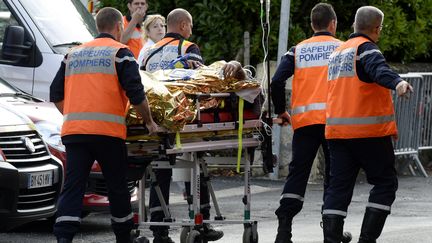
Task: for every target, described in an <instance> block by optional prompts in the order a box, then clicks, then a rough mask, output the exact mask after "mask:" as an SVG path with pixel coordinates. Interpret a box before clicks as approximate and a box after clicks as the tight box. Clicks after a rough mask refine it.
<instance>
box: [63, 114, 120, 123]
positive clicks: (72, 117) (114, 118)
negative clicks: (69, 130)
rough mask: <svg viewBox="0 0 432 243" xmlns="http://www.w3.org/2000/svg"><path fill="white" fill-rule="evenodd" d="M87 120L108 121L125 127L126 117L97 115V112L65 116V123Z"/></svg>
mask: <svg viewBox="0 0 432 243" xmlns="http://www.w3.org/2000/svg"><path fill="white" fill-rule="evenodd" d="M85 120H93V121H106V122H113V123H118V124H121V125H125V124H126V123H125V118H124V116H116V115H111V114H105V113H97V112H81V113H69V114H66V115H64V116H63V121H85Z"/></svg>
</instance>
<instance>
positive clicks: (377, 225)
mask: <svg viewBox="0 0 432 243" xmlns="http://www.w3.org/2000/svg"><path fill="white" fill-rule="evenodd" d="M388 214H389V212H388V211H384V210H380V209H376V208H369V207H367V208H366V212H365V214H364V218H363V223H362V227H361V233H360V239H359V243H375V242H376V239H378V237H379V236H380V235H381V232H382V230H383V228H384V223H385V221H386V218H387V215H388Z"/></svg>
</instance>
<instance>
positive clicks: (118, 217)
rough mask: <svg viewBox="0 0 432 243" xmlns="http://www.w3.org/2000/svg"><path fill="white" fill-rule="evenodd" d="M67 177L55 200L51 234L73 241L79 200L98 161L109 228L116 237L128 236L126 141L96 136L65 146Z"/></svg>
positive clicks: (131, 218)
mask: <svg viewBox="0 0 432 243" xmlns="http://www.w3.org/2000/svg"><path fill="white" fill-rule="evenodd" d="M65 146H66V160H67V164H66V177H65V183H64V188H63V191H62V193H61V195H60V199H59V201H58V210H57V219H56V223H55V224H54V235H55V236H56V237H57V238H67V239H72V238H73V237H74V235H75V234H76V233H77V232H78V230H79V225H80V222H81V210H82V200H83V197H84V193H85V191H86V186H87V179H88V176H89V173H90V169H91V166H92V165H93V163H94V161H95V160H97V161H98V163H99V165H100V166H101V168H102V173H103V176H104V178H105V181H106V184H107V186H108V199H109V201H110V211H111V215H112V218H111V225H112V228H113V231H114V233H115V234H116V236H128V235H129V233H130V231H131V230H132V228H133V226H134V222H133V217H132V216H133V215H132V210H131V204H130V194H129V190H128V187H127V181H126V172H127V166H128V165H127V152H126V145H125V141H124V140H122V139H119V138H114V137H107V136H97V137H96V138H95V137H93V139H91V140H90V141H88V142H76V143H66V144H65Z"/></svg>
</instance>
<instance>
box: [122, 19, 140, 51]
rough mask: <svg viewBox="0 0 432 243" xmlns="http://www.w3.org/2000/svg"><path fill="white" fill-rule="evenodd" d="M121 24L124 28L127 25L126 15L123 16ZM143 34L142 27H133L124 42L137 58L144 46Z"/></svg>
mask: <svg viewBox="0 0 432 243" xmlns="http://www.w3.org/2000/svg"><path fill="white" fill-rule="evenodd" d="M123 25H124V28H125V29H126V27H127V26H128V25H129V21H128V20H127V18H126V16H123ZM143 34H144V31H143V30H142V28H141V29H140V28H137V27H135V28H134V31H133V32H132V35H131V37H130V38H129V40H128V42H127V43H126V45H127V46H129V48H130V50H131V52H132V53H133V54H134V57H135V59H138V55H139V53H140V51H141V49H142V48H143V46H144V38H143Z"/></svg>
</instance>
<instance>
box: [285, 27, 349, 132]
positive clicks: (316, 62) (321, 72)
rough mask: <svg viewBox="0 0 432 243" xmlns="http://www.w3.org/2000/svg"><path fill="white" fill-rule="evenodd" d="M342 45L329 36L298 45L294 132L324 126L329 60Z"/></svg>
mask: <svg viewBox="0 0 432 243" xmlns="http://www.w3.org/2000/svg"><path fill="white" fill-rule="evenodd" d="M341 43H342V42H341V41H339V40H338V39H336V38H334V37H332V36H330V35H319V36H313V37H311V38H309V39H307V40H304V41H302V42H300V43H299V44H298V45H297V46H296V48H295V53H294V57H295V69H294V78H293V82H292V90H293V92H292V97H291V107H292V114H291V121H292V126H293V128H294V129H297V128H300V127H304V126H309V125H315V124H325V108H326V100H327V64H328V58H329V57H330V54H331V53H332V52H333V51H334V50H335V49H336V48H337V47H338V46H339V45H340V44H341Z"/></svg>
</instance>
